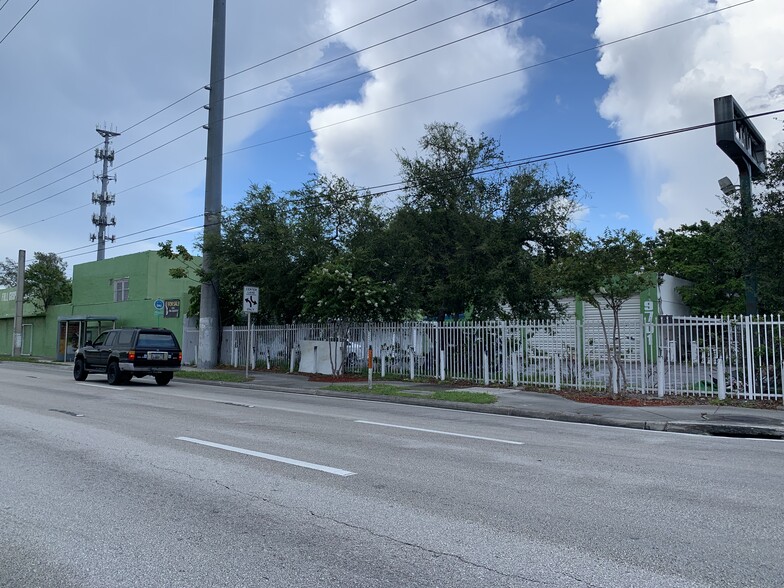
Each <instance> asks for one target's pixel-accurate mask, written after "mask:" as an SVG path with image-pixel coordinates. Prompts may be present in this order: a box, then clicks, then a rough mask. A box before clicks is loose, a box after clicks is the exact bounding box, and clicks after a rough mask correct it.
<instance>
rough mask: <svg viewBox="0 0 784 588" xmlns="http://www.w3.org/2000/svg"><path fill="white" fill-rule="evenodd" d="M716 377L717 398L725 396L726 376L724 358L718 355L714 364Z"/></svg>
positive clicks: (720, 398)
mask: <svg viewBox="0 0 784 588" xmlns="http://www.w3.org/2000/svg"><path fill="white" fill-rule="evenodd" d="M716 379H717V380H718V382H717V385H718V388H719V400H724V399H725V398H727V378H726V376H725V375H724V358H723V357H721V356H719V358H718V363H717V364H716Z"/></svg>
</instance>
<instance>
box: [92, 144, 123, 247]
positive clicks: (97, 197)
mask: <svg viewBox="0 0 784 588" xmlns="http://www.w3.org/2000/svg"><path fill="white" fill-rule="evenodd" d="M95 130H96V131H97V132H98V134H99V135H101V137H103V149H101V148H96V150H95V161H98V160H101V161H103V171H102V173H101V175H100V176H97V179H100V180H101V193H100V194H96V193H95V192H93V204H98V205H100V207H101V208H100V210H99V212H98V214H95V213H93V224H94V225H95V226H96V227H98V261H101V260H103V258H104V255H105V253H104V252H105V250H106V241H107V240H109V241H111V242H112V243H114V235H111V236H110V237H107V236H106V227H107V226H109V225H111V226H115V225H116V224H117V220H116V219H115V218H114V217H112V218H108V217H107V216H106V207H107V206H108V205H110V204H114V194H109V190H108V188H109V180H112V179H113V180H114V181H115V182H116V181H117V176H114V177H113V178H112V177H111V176H109V166H110V165H113V164H114V149H112V148H111V147H110V145H111V138H112V137H118V136H119V135H120V133H117V132H115V131H111V130H108V129H95ZM95 239H96V236H95V233H90V241H95Z"/></svg>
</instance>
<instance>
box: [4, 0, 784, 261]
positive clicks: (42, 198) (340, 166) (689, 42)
mask: <svg viewBox="0 0 784 588" xmlns="http://www.w3.org/2000/svg"><path fill="white" fill-rule="evenodd" d="M34 3H35V0H9V2H8V3H7V4H6V5H5V6H4V7H3V8H2V9H0V38H3V37H4V36H5V35H6V33H8V32H9V31H11V29H12V27H14V25H15V23H17V22H18V23H19V24H18V25H17V26H16V28H14V29H13V30H12V31H11V32H10V34H8V36H7V37H6V38H5V40H4V41H2V42H0V72H2V75H3V81H4V83H3V92H1V93H0V106H2V108H3V111H4V112H5V113H6V116H4V117H3V119H2V121H0V258H5V257H11V258H13V259H15V258H16V255H17V251H18V250H19V249H25V250H27V252H28V253H27V255H28V258H32V254H33V252H34V251H47V252H49V251H54V252H56V253H58V254H61V255H62V256H63V257H64V259H65V260H66V261H67V262H68V264H69V266H72V265H73V264H78V263H81V262H85V261H91V260H93V259H95V244H92V245H91V244H90V241H89V240H88V235H89V234H90V233H91V232H95V228H94V227H93V226H92V224H91V220H90V219H91V215H92V213H93V212H97V206H94V205H92V204H91V203H90V194H91V192H92V191H94V190H98V189H99V186H98V185H97V184H96V183H95V182H94V181H92V179H91V177H92V176H91V174H92V173H93V172H96V173H97V172H98V171H99V167H98V164H94V158H93V156H92V152H91V149H90V148H91V147H92V146H94V145H95V144H96V143H98V140H99V137H98V135H97V134H96V133H95V127H96V125H97V124H98V125H103V124H111V125H113V127H114V128H116V129H118V130H120V131H123V134H122V135H121V136H120V137H118V138H117V139H116V140H115V142H114V145H113V146H114V148H115V149H116V151H117V154H116V160H115V170H114V171H113V173H116V174H117V182H116V183H113V184H112V186H111V188H110V189H111V191H113V192H115V193H116V194H117V203H116V205H115V206H114V207H111V208H110V213H112V214H113V215H114V216H115V217H116V219H117V226H116V227H112V228H110V229H109V234H114V235H116V236H117V237H118V239H117V241H116V243H115V244H114V246H113V245H112V244H108V245H107V251H106V254H107V257H113V256H117V255H123V254H126V253H131V252H134V251H139V250H147V249H154V248H156V245H157V243H158V242H159V241H161V240H164V239H172V240H173V241H174V242H175V243H182V244H185V245H187V246H190V245H191V244H192V242H193V238H194V236H195V235H196V234H198V230H199V229H198V227H199V225H200V222H201V221H200V219H199V218H192V217H198V215H199V214H200V213H201V212H202V211H203V206H204V204H203V203H204V164H203V161H202V159H203V157H204V155H205V152H206V132H205V131H203V130H202V129H201V128H200V127H201V125H203V124H205V123H206V121H207V112H206V110H203V109H202V108H201V107H202V105H204V104H206V103H207V101H208V96H207V92H206V91H204V90H197V89H198V88H200V87H201V86H203V85H204V84H206V83H207V81H208V77H209V59H210V54H209V52H210V28H211V16H212V15H211V6H212V3H211V2H210V1H208V0H202V1H201V2H193V1H190V0H173V1H171V2H167V3H163V4H162V3H160V2H158V1H153V0H142V1H139V2H134V3H108V4H107V3H105V2H101V1H100V0H84V1H82V2H80V3H79V4H78V5H73V4H67V5H66V3H52V2H41V3H40V4H37V5H35V6H33V4H34ZM483 4H486V5H485V6H482V7H481V8H479V7H480V6H481V5H483ZM0 6H2V5H0ZM31 6H32V7H33V8H32V10H30V12H29V14H27V16H24V15H25V12H26V11H27V10H28V9H30V8H31ZM473 8H476V10H470V9H473ZM548 9H549V10H548ZM717 9H726V10H722V11H721V12H718V13H715V14H709V15H707V16H701V15H704V14H706V13H709V12H711V11H715V10H717ZM469 10H470V12H467V13H466V14H464V15H462V16H461V17H459V18H454V19H451V20H448V21H446V22H444V23H442V24H440V25H438V26H433V27H431V28H428V29H426V30H424V31H421V32H419V33H417V34H412V35H408V36H406V37H405V38H403V39H401V40H398V41H395V42H390V43H386V44H384V45H381V46H379V47H376V48H375V49H372V50H368V51H362V52H360V53H358V54H357V55H354V56H351V57H349V58H346V59H343V60H340V61H339V62H336V63H333V64H330V65H327V66H325V67H319V68H316V69H313V70H311V71H309V72H307V73H305V74H302V75H298V76H295V77H293V78H289V79H286V80H284V81H283V82H280V83H276V84H269V85H266V86H264V87H262V88H259V89H257V90H254V91H250V92H247V93H244V94H242V95H241V96H239V97H237V98H232V99H230V100H227V102H226V105H225V109H226V110H225V114H226V115H227V116H229V117H232V115H235V114H238V113H241V112H245V111H250V112H249V113H247V114H243V115H241V116H236V117H232V118H229V119H228V120H227V121H226V124H225V143H224V150H225V151H226V152H232V151H235V150H237V149H243V148H244V147H249V146H251V145H255V144H258V143H263V142H267V141H271V140H275V139H280V138H281V137H285V136H288V135H291V134H295V133H304V134H300V135H298V136H297V137H295V138H291V139H286V140H280V141H275V142H273V143H270V144H268V145H265V146H261V147H254V148H248V149H244V150H242V151H238V152H234V153H227V155H226V156H225V158H224V172H223V174H224V189H223V203H224V205H225V206H231V205H232V204H234V203H236V202H238V201H239V200H240V199H241V198H242V197H243V195H244V192H245V190H246V189H247V188H248V186H249V185H250V184H251V183H254V182H255V183H259V184H264V183H270V184H271V185H272V187H273V188H274V189H275V190H276V191H277V192H280V193H282V192H285V191H286V190H290V189H295V188H297V187H299V186H300V185H301V184H302V183H303V182H304V181H306V180H307V179H308V177H309V174H313V173H335V174H339V175H345V176H346V177H347V178H348V179H349V180H350V181H352V182H354V183H355V184H357V185H359V186H369V185H370V186H372V185H379V184H386V183H389V182H394V181H397V180H398V177H397V164H396V160H395V152H397V151H403V150H407V151H408V152H413V151H414V150H416V142H417V139H418V138H419V137H420V136H421V135H422V133H423V131H424V125H425V124H426V123H429V122H434V121H444V122H460V123H461V124H463V125H464V126H465V127H466V129H467V130H468V131H469V132H470V133H471V134H475V135H478V134H479V133H481V132H484V133H486V134H487V135H490V136H492V137H495V138H497V139H498V140H499V141H500V143H501V147H502V148H503V150H504V152H505V154H506V156H507V157H508V158H510V159H513V158H523V157H531V156H537V155H541V154H544V153H549V152H553V151H560V150H564V149H571V148H577V147H582V146H588V145H592V144H596V143H604V142H608V141H614V140H617V139H624V138H630V137H635V136H638V135H644V134H648V133H655V132H660V131H666V130H670V129H675V128H679V127H684V126H688V125H694V124H700V123H707V122H710V121H711V120H712V116H713V112H712V100H713V98H714V97H716V96H721V95H725V94H730V93H731V94H733V95H735V96H736V97H737V98H738V100H739V101H740V102H741V104H743V106H744V108H745V110H746V112H747V113H748V114H755V113H758V112H765V111H769V110H775V109H779V108H782V107H784V63H782V60H781V58H780V49H779V47H780V31H781V30H784V10H782V4H781V1H780V0H751V1H745V0H717V1H712V0H600V1H597V0H573V1H571V2H568V1H567V2H548V1H547V0H530V1H529V0H498V1H497V2H490V3H488V2H487V1H486V0H416V1H415V2H408V3H407V2H406V1H405V0H368V1H366V2H356V1H354V0H290V1H288V2H286V3H277V2H263V3H261V2H256V1H253V0H227V57H226V73H227V74H232V73H234V72H238V71H240V70H243V69H246V68H249V67H251V66H253V65H255V64H258V63H261V62H263V61H266V60H268V59H270V58H271V57H275V56H277V55H280V54H282V53H284V52H287V51H289V50H291V49H295V48H297V47H300V46H303V45H306V44H308V43H310V42H312V41H314V40H317V39H319V38H322V37H324V36H326V35H329V34H332V33H336V32H338V31H341V30H343V29H345V28H346V27H349V26H351V25H354V24H356V23H359V22H361V21H363V20H366V19H368V18H371V17H373V16H376V15H378V14H381V13H383V12H386V11H391V12H389V13H388V14H387V15H385V16H383V17H380V18H377V19H374V20H372V21H371V22H368V23H366V24H364V25H361V26H357V27H355V28H352V29H350V30H348V31H346V32H343V33H340V34H338V35H335V36H334V37H332V38H330V39H329V41H326V42H321V43H315V44H313V45H310V46H309V47H307V48H305V49H304V50H302V51H297V52H294V53H292V54H290V55H288V56H286V57H284V58H281V59H277V60H274V61H272V62H270V63H267V64H265V65H263V66H259V67H255V68H253V69H250V70H249V71H247V72H245V73H243V74H241V75H237V76H233V77H231V78H230V79H228V80H227V81H226V94H227V96H228V95H230V94H233V93H236V92H241V91H245V90H248V89H250V88H253V87H255V86H260V85H263V84H267V83H268V82H270V81H271V80H275V79H277V78H282V77H286V76H289V75H291V74H292V73H294V72H297V71H300V70H304V69H308V68H313V67H315V66H318V65H319V64H323V63H324V62H326V61H328V60H330V59H333V58H335V57H339V56H341V55H344V54H346V53H347V52H352V51H358V50H360V49H363V48H365V47H367V46H368V45H371V44H375V43H378V42H380V41H383V40H386V39H388V38H390V37H392V36H395V35H399V34H403V33H407V32H409V31H411V30H413V29H415V28H418V27H422V26H424V25H427V24H429V23H432V22H435V21H437V20H440V19H445V18H447V17H450V16H452V15H454V14H457V13H459V12H461V11H469ZM543 10H544V12H541V13H540V14H537V15H535V16H531V17H530V18H526V19H524V20H522V21H518V22H516V23H513V24H511V25H507V26H503V27H500V28H498V29H496V30H494V31H491V32H488V33H484V34H481V35H477V36H475V37H473V38H472V39H469V40H465V41H459V42H455V43H454V44H452V45H450V46H448V47H445V48H443V49H440V50H437V51H433V52H431V53H427V54H425V55H422V56H420V57H417V58H413V59H407V60H405V61H404V62H401V63H399V64H397V65H393V66H389V67H382V66H384V65H385V64H387V63H390V62H392V61H395V60H398V59H404V58H406V57H408V56H410V55H412V54H413V53H416V52H419V51H426V50H428V49H430V48H432V47H434V46H436V45H439V44H442V43H449V42H452V41H458V40H459V39H461V38H462V37H465V36H468V35H470V34H474V33H478V32H480V31H482V30H484V29H487V28H489V27H492V26H495V25H500V24H503V23H506V22H509V21H512V20H515V19H518V18H520V17H522V16H525V15H527V14H532V13H534V12H538V11H543ZM689 18H693V19H694V20H692V21H690V22H686V23H683V24H680V25H677V26H673V27H669V28H666V29H664V30H661V31H657V32H653V33H650V34H646V35H643V36H641V37H638V38H635V39H630V40H628V41H623V42H618V43H615V44H611V45H608V46H606V47H604V48H603V49H601V50H589V51H587V52H584V53H581V54H580V55H577V56H574V57H571V58H566V59H557V58H559V57H562V56H565V55H568V54H571V53H575V52H581V51H585V50H588V49H590V48H591V47H593V46H595V45H596V44H597V43H608V42H613V41H616V40H618V39H621V38H623V37H627V36H631V35H636V34H638V33H643V32H646V31H650V30H651V29H654V28H657V27H666V26H667V25H670V24H672V23H675V22H677V21H680V20H684V19H689ZM554 59H555V60H556V61H553V62H551V63H547V64H545V65H538V64H541V63H542V62H545V61H549V60H554ZM375 68H380V69H377V70H376V71H374V72H372V73H371V74H370V75H366V76H362V77H358V78H355V79H352V80H350V81H348V82H344V83H339V84H335V85H333V86H330V87H329V88H326V89H324V90H320V91H314V92H310V93H308V94H306V95H304V96H301V97H298V98H297V97H294V98H292V96H294V95H296V94H298V93H300V92H304V91H308V90H310V89H313V88H316V87H318V86H321V85H324V84H329V83H332V82H334V81H336V80H339V79H341V78H344V77H347V76H351V75H354V74H357V73H361V72H367V71H368V70H371V69H375ZM515 70H523V71H517V73H513V74H510V75H506V76H504V77H502V78H499V79H497V80H495V81H491V82H486V83H481V84H477V85H475V86H472V87H470V88H468V89H464V90H459V91H454V92H450V93H448V94H444V95H443V96H440V97H438V98H433V99H428V100H422V101H418V102H416V103H414V104H411V105H408V106H404V107H399V108H393V109H391V110H387V111H386V112H384V113H380V114H375V115H374V114H370V113H372V112H374V111H376V110H379V109H385V108H390V107H393V106H397V105H399V104H402V103H404V102H408V101H412V100H418V99H419V98H422V97H424V96H427V95H429V94H432V93H436V92H443V91H445V90H448V89H450V88H454V87H457V86H459V85H462V84H469V83H473V82H476V81H478V80H481V79H484V78H487V77H490V76H493V75H498V74H502V73H507V72H512V71H515ZM194 91H195V93H193V95H191V96H190V97H188V98H186V99H184V100H182V101H181V102H179V103H177V104H176V105H174V106H172V107H171V108H168V109H166V110H165V111H164V112H162V113H161V114H159V115H157V116H155V117H153V118H152V119H150V120H148V121H146V122H144V123H142V124H139V125H138V126H133V125H135V123H137V122H139V121H141V120H143V119H145V118H146V117H147V116H149V115H150V114H152V113H154V112H157V111H158V110H160V109H162V108H164V107H166V106H167V105H170V104H171V103H172V102H174V101H175V100H178V99H180V98H182V97H184V96H187V95H188V94H191V93H192V92H194ZM276 101H282V102H280V103H279V104H277V105H274V106H269V107H263V106H264V105H266V104H268V103H271V102H276ZM260 107H263V108H260ZM365 115H367V116H365ZM357 116H361V117H362V118H359V119H358V120H355V121H353V122H346V123H342V124H335V123H340V122H341V121H344V120H346V119H349V118H354V117H357ZM180 118H182V120H179V121H177V119H180ZM175 121H176V122H175ZM755 124H756V125H757V126H758V128H759V129H760V130H761V131H762V132H763V134H764V135H765V137H766V139H767V140H768V146H769V148H772V147H775V146H776V145H777V144H779V143H780V142H781V141H782V140H783V139H784V135H783V134H782V132H781V131H782V124H781V115H779V117H778V119H776V118H775V117H773V116H766V117H761V118H758V119H755ZM166 125H170V126H166ZM327 125H334V126H328V127H327V128H323V129H321V130H318V129H320V128H321V127H325V126H327ZM164 127H165V128H164ZM311 129H312V130H313V131H314V132H312V133H311V132H308V131H309V130H311ZM156 131H157V132H156ZM150 133H154V134H152V135H150V136H149V137H147V138H144V137H145V136H147V135H148V134H150ZM182 135H184V136H182ZM181 136H182V137H181ZM180 137H181V138H180ZM139 139H142V140H141V141H140V142H139V143H137V144H134V142H135V141H137V140H139ZM169 141H171V143H169ZM167 143H168V144H167ZM83 151H87V152H86V153H84V154H82V155H80V156H78V157H75V158H74V159H73V160H72V161H69V162H68V163H65V164H64V165H61V166H59V167H57V168H56V169H54V170H52V171H50V172H48V173H44V174H42V175H40V176H39V177H36V178H34V179H31V178H33V177H34V176H36V175H38V174H39V173H40V172H43V171H45V170H47V169H48V168H50V167H52V166H55V165H57V164H60V163H62V162H65V161H66V160H68V159H69V158H71V157H72V156H75V155H77V154H79V153H82V152H83ZM190 164H192V165H190ZM549 165H550V168H551V170H552V171H553V172H555V171H557V172H560V173H572V174H574V176H575V178H576V180H577V182H578V183H579V184H580V185H581V186H582V188H583V190H584V192H585V199H584V201H583V205H584V209H583V210H582V211H581V212H580V215H579V216H578V217H577V218H576V219H575V223H576V226H577V227H579V228H583V229H585V230H586V231H588V232H589V233H590V234H597V233H599V232H601V231H602V230H604V229H605V228H606V227H612V228H617V227H626V228H633V229H637V230H640V231H641V232H643V233H645V234H653V233H654V231H655V229H656V228H666V227H673V226H678V225H679V224H681V223H684V222H693V221H696V220H699V219H701V218H709V217H710V213H709V211H710V210H712V209H715V208H717V207H718V200H717V198H716V194H717V193H718V186H717V184H716V180H717V179H718V178H719V177H722V176H725V175H728V176H730V177H732V178H734V177H735V176H736V173H737V172H736V170H735V168H734V166H733V165H732V164H731V162H729V160H728V159H727V158H726V157H725V156H724V155H723V154H721V153H720V152H719V150H718V148H717V147H716V146H715V144H714V142H713V135H712V130H710V129H708V130H706V131H700V132H694V133H689V134H688V135H686V134H684V135H677V136H675V137H671V138H668V139H661V140H655V141H647V142H645V143H639V144H635V145H633V146H629V147H624V148H610V149H603V150H600V151H595V152H592V153H587V154H582V155H576V156H571V157H566V158H561V159H558V160H555V161H553V162H551V163H550V164H549ZM184 166H189V167H186V168H185V169H181V170H180V171H177V172H174V170H178V169H179V168H182V167H184ZM82 168H85V169H82ZM170 172H174V173H170ZM70 174H73V175H70ZM65 176H69V177H65ZM161 176H163V177H161ZM156 178H158V179H156ZM26 180H30V181H26ZM17 184H20V185H19V186H16V185H17ZM163 225H165V226H163ZM156 227H161V228H156ZM167 233H168V234H167Z"/></svg>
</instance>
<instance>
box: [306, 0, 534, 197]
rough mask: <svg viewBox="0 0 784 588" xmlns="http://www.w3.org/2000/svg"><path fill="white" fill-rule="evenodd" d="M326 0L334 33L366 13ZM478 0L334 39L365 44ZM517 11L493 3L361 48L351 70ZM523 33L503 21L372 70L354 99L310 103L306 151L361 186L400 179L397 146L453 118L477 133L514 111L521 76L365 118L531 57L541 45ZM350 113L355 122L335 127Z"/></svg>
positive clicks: (437, 5) (416, 10)
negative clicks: (315, 105)
mask: <svg viewBox="0 0 784 588" xmlns="http://www.w3.org/2000/svg"><path fill="white" fill-rule="evenodd" d="M328 4H329V7H328V11H327V15H328V19H329V22H330V25H331V27H332V29H333V30H340V29H341V28H342V27H344V26H345V25H346V23H350V22H356V21H357V20H359V19H360V18H361V16H363V15H364V14H365V13H366V12H367V10H368V9H367V7H366V6H365V3H360V2H354V1H353V0H330V1H329V2H328ZM393 4H394V3H393V2H391V1H385V2H376V3H374V5H375V8H376V9H379V8H380V7H381V6H388V7H391V6H392V5H393ZM475 5H476V4H475V3H471V2H469V1H468V0H432V1H430V2H421V3H417V4H415V5H412V6H410V7H407V8H406V9H405V10H401V11H399V12H397V13H395V14H393V15H390V16H389V17H388V18H385V19H384V20H383V21H379V22H377V23H374V24H373V25H372V26H367V27H362V28H361V29H357V30H352V31H349V32H348V33H345V34H341V35H340V36H339V41H340V43H342V44H343V45H344V46H345V47H347V48H349V49H351V50H357V49H363V48H364V47H367V46H369V45H371V44H373V43H376V42H378V41H379V40H383V39H388V38H390V37H393V36H395V35H398V34H400V33H403V32H406V31H409V30H411V28H412V27H411V23H422V24H426V23H430V22H433V21H436V20H439V19H441V18H443V17H444V15H451V14H455V13H458V12H460V11H462V10H465V9H467V8H471V7H473V6H475ZM515 16H517V15H514V13H513V12H511V9H510V8H509V7H507V6H502V5H501V6H500V5H492V6H489V7H486V8H483V9H481V10H477V11H474V12H471V13H469V14H466V15H464V16H462V17H460V18H457V19H454V20H451V21H448V22H446V23H443V24H441V25H438V26H436V27H432V28H429V29H427V30H425V31H422V32H420V33H417V34H414V35H410V36H407V37H405V38H403V39H401V40H399V41H394V42H391V43H388V44H385V45H382V46H381V47H378V48H376V49H372V50H370V51H367V52H363V53H361V54H360V55H358V56H357V57H356V61H355V64H356V67H357V69H358V71H370V70H374V69H376V68H379V67H381V66H383V65H385V64H388V63H391V62H393V61H396V60H398V59H401V58H404V57H406V56H409V55H412V54H414V53H417V52H419V51H424V50H426V49H429V48H431V47H433V46H436V45H440V44H443V43H448V42H450V41H453V40H455V39H458V38H460V37H465V36H467V35H470V34H472V33H476V32H478V31H480V30H483V29H485V28H488V27H490V26H493V25H495V24H499V23H501V22H505V21H507V20H511V19H512V18H514V17H515ZM524 30H525V27H524V25H523V26H522V27H520V26H519V25H518V26H510V27H504V28H501V29H497V30H495V31H492V32H490V33H485V34H484V35H481V36H479V37H475V38H473V39H470V40H467V41H463V42H461V43H457V44H454V45H450V46H448V47H445V48H443V49H440V50H437V51H434V52H432V53H428V54H426V55H422V56H420V57H416V58H414V59H411V60H408V61H405V62H403V63H400V64H397V65H393V66H390V67H386V68H383V69H378V70H376V71H373V72H372V73H370V74H369V75H368V77H367V79H366V81H365V82H364V83H363V84H362V86H361V88H359V90H358V92H357V94H356V96H355V97H353V98H352V99H350V100H344V101H339V102H334V103H332V104H329V105H328V106H325V107H323V108H318V109H315V110H313V111H312V113H311V117H310V126H311V129H312V130H313V131H314V133H315V136H314V147H313V151H312V154H311V156H312V158H313V160H314V162H315V163H316V165H317V168H318V171H319V172H320V173H333V174H337V175H342V176H346V177H348V178H350V179H351V180H352V181H353V182H355V183H357V184H359V185H363V186H372V185H377V184H383V183H387V182H390V181H395V180H396V179H397V177H398V176H397V173H398V164H397V160H396V157H395V152H399V151H403V150H407V151H409V152H413V151H415V150H416V147H417V140H418V139H419V138H420V137H421V136H422V134H423V133H424V126H425V124H428V123H431V122H434V121H443V122H455V121H459V122H460V123H462V124H463V125H464V126H465V127H466V129H467V131H468V132H469V133H471V134H474V135H478V134H479V133H480V132H482V130H483V128H485V127H486V126H487V125H488V124H489V123H491V122H494V121H498V120H502V119H504V118H505V117H508V116H511V115H512V114H514V113H515V112H516V111H517V110H518V109H519V108H520V105H521V99H522V98H523V97H524V96H525V93H526V90H527V88H528V83H529V82H528V77H527V76H526V75H525V73H517V74H514V75H510V76H506V77H504V78H501V79H500V80H498V81H494V82H491V83H486V84H480V85H478V86H474V87H472V88H468V89H465V90H459V91H457V92H454V93H450V94H447V95H444V96H440V97H438V98H433V99H429V100H425V101H421V102H417V103H416V106H415V107H411V106H408V107H407V106H403V107H401V108H395V109H393V110H388V111H386V112H384V113H383V114H378V115H375V116H367V117H363V115H367V114H369V113H372V112H376V111H380V110H383V109H388V108H390V107H393V106H396V105H399V104H403V103H406V102H410V101H412V100H417V99H419V98H423V97H425V96H428V95H431V94H435V93H438V92H443V91H444V90H448V89H451V88H454V87H456V86H460V85H463V84H468V83H471V82H475V81H477V80H481V79H483V78H487V77H490V76H493V75H498V74H502V73H506V72H509V71H512V70H515V69H518V68H521V67H524V66H526V65H528V64H530V63H532V62H533V61H535V58H536V57H537V55H538V53H539V52H540V49H541V44H540V42H539V41H538V40H537V39H535V38H532V37H525V36H524V35H523V33H524ZM349 119H356V120H354V121H353V122H348V123H346V124H340V125H335V123H338V122H341V121H346V120H349ZM330 125H335V126H330Z"/></svg>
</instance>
